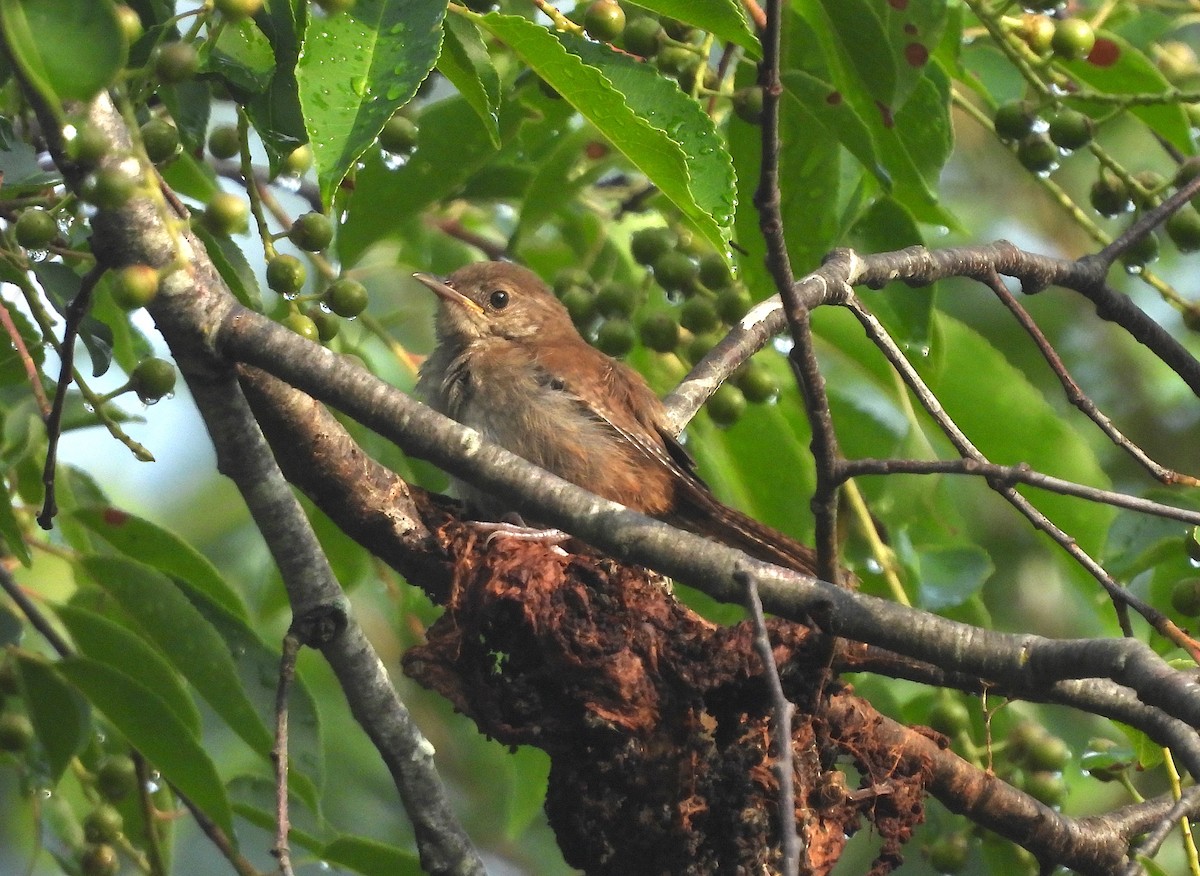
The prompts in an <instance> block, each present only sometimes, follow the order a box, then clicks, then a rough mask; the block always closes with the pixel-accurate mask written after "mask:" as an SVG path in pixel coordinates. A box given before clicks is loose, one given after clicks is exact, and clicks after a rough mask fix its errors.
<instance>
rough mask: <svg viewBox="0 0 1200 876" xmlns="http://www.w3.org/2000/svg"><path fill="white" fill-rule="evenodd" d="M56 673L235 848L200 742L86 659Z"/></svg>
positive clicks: (138, 687) (154, 703) (150, 696)
mask: <svg viewBox="0 0 1200 876" xmlns="http://www.w3.org/2000/svg"><path fill="white" fill-rule="evenodd" d="M57 667H58V671H59V672H60V673H61V674H62V675H63V676H64V677H65V678H66V679H67V680H68V681H69V682H71V684H73V685H75V686H76V687H77V688H79V690H81V691H82V692H83V694H84V696H86V697H87V698H88V699H89V700H90V701H91V702H92V704H93V705H95V707H96V708H98V709H99V710H100V711H101V712H103V713H104V715H105V717H106V718H108V720H109V721H111V722H112V723H113V725H114V726H115V727H116V728H117V729H118V730H119V731H121V733H122V735H124V736H125V738H126V739H128V740H129V742H130V743H131V744H132V745H133V747H134V748H136V749H137V750H138V751H140V752H141V753H142V754H144V755H145V756H146V758H147V759H149V761H150V762H151V763H153V764H154V766H155V768H157V769H158V770H159V771H160V772H161V773H162V775H163V777H164V778H165V779H166V780H167V781H168V782H170V783H171V784H172V785H174V786H175V787H176V788H178V789H179V791H180V792H181V793H182V794H184V796H186V797H187V798H188V799H189V800H190V801H191V802H192V803H193V804H194V805H195V806H197V807H199V809H200V810H201V811H202V812H204V813H205V814H207V815H208V817H209V818H211V819H212V820H213V821H215V822H216V823H217V824H218V825H219V826H220V827H221V829H222V830H224V831H225V834H226V836H228V837H229V838H230V840H231V841H234V842H236V839H235V837H236V835H235V834H234V832H233V812H232V810H231V809H230V806H229V799H228V797H226V795H225V788H224V786H223V785H222V784H221V777H220V775H218V773H217V769H216V766H215V765H214V764H213V761H212V759H211V758H210V757H209V755H208V752H207V751H205V749H204V746H203V745H202V744H201V742H200V740H199V739H198V738H197V737H196V736H195V735H194V734H193V733H192V732H191V731H190V730H189V729H188V727H187V726H186V725H185V724H184V723H183V722H182V721H180V720H179V718H178V717H177V716H176V715H175V713H174V712H172V711H171V710H170V709H169V708H168V707H167V705H166V703H164V702H163V700H162V698H161V697H160V696H159V695H158V694H157V693H156V692H154V691H153V690H151V689H150V688H148V687H146V686H145V685H144V684H142V683H141V682H139V681H136V680H135V679H133V678H130V677H129V676H128V675H125V674H124V673H122V672H119V671H118V670H116V669H113V668H112V667H110V666H105V665H104V664H103V663H99V662H97V661H95V660H91V659H89V658H86V657H74V658H70V659H67V660H63V661H62V662H60V663H58V664H57Z"/></svg>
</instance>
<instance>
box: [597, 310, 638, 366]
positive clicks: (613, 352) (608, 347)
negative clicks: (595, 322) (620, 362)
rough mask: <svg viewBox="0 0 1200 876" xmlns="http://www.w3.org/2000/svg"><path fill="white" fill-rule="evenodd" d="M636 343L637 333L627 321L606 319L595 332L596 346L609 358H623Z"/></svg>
mask: <svg viewBox="0 0 1200 876" xmlns="http://www.w3.org/2000/svg"><path fill="white" fill-rule="evenodd" d="M636 341H637V333H636V332H634V330H633V326H632V325H631V324H630V322H629V320H627V319H620V318H618V319H606V320H604V322H602V323H601V324H600V328H599V330H598V331H597V332H596V346H597V347H598V348H599V349H600V350H602V351H604V352H605V353H608V355H610V356H617V357H620V356H624V355H625V354H626V353H628V352H629V351H630V350H632V349H633V345H634V343H635V342H636Z"/></svg>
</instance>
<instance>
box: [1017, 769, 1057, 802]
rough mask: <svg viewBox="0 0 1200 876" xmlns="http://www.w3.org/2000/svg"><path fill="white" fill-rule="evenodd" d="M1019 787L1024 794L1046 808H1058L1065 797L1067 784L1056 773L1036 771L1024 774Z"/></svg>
mask: <svg viewBox="0 0 1200 876" xmlns="http://www.w3.org/2000/svg"><path fill="white" fill-rule="evenodd" d="M1021 786H1022V787H1023V789H1024V790H1025V793H1026V794H1028V795H1029V796H1031V797H1033V798H1034V799H1035V800H1040V801H1041V802H1043V803H1045V804H1046V805H1047V806H1059V805H1061V804H1062V802H1063V800H1064V799H1066V796H1067V783H1066V782H1064V781H1063V777H1062V776H1061V775H1060V774H1059V773H1056V772H1050V771H1048V770H1036V771H1034V772H1031V773H1026V774H1025V778H1024V781H1022V782H1021Z"/></svg>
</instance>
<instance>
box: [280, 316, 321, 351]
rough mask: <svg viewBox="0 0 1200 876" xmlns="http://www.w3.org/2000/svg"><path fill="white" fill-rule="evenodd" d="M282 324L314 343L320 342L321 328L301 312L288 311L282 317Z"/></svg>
mask: <svg viewBox="0 0 1200 876" xmlns="http://www.w3.org/2000/svg"><path fill="white" fill-rule="evenodd" d="M283 324H284V326H286V327H287V328H289V329H291V330H292V331H294V332H295V333H296V334H298V335H299V336H300V337H302V338H304V339H305V340H308V341H312V342H313V343H314V344H319V343H321V330H320V329H319V328H317V324H316V323H315V322H313V321H312V320H311V319H309V318H308V317H307V316H305V315H304V314H303V313H289V314H288V315H287V316H286V317H285V318H284V320H283Z"/></svg>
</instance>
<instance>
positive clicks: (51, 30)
mask: <svg viewBox="0 0 1200 876" xmlns="http://www.w3.org/2000/svg"><path fill="white" fill-rule="evenodd" d="M0 32H3V39H4V42H5V44H6V45H7V47H8V50H9V54H10V56H11V57H12V59H13V61H14V62H16V64H17V65H18V66H19V67H20V68H21V72H22V74H23V75H24V76H25V77H26V78H27V79H28V80H29V81H30V82H31V84H33V86H34V87H35V88H36V89H37V90H38V91H39V92H41V94H42V96H43V97H44V98H46V99H47V100H50V101H52V102H54V103H60V102H62V101H67V100H79V101H88V100H91V99H92V98H93V97H95V96H96V95H97V94H99V93H100V92H101V91H103V90H104V89H105V88H107V87H108V86H109V85H110V84H112V82H113V81H115V80H116V78H117V74H119V73H120V72H121V68H122V67H124V66H125V61H126V59H127V57H128V52H129V47H128V46H127V45H126V43H125V37H124V34H123V33H122V32H121V28H120V25H119V23H118V22H117V15H116V11H115V10H114V8H113V5H112V4H111V3H97V2H96V0H0ZM65 35H69V36H65Z"/></svg>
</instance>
